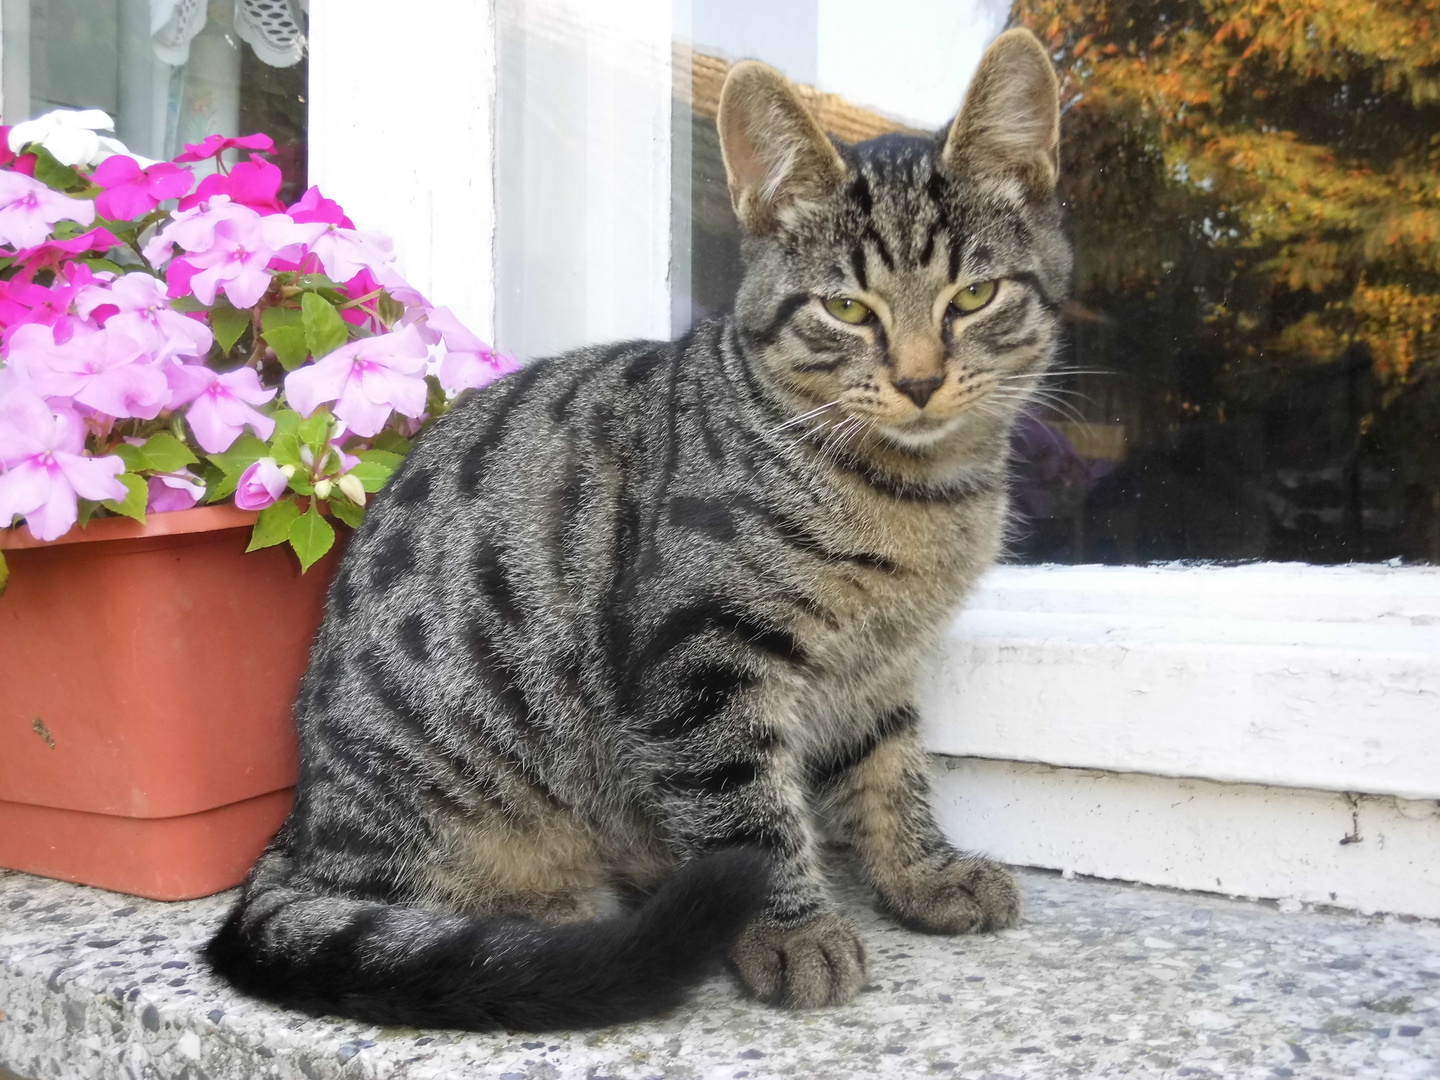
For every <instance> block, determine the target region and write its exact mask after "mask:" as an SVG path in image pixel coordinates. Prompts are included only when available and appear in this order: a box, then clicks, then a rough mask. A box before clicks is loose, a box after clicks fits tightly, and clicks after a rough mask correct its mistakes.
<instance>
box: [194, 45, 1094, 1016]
mask: <svg viewBox="0 0 1440 1080" xmlns="http://www.w3.org/2000/svg"><path fill="white" fill-rule="evenodd" d="M1058 119H1059V115H1058V101H1057V88H1056V81H1055V76H1054V72H1053V69H1052V67H1051V64H1050V61H1049V59H1048V58H1047V56H1046V54H1045V52H1044V51H1043V50H1042V48H1041V47H1040V45H1039V43H1038V42H1037V41H1036V40H1035V39H1034V38H1033V37H1032V36H1031V35H1030V34H1029V33H1028V32H1026V31H1023V30H1012V31H1010V32H1008V33H1006V34H1004V35H1002V36H1001V37H1000V38H999V39H997V41H996V42H995V43H994V45H993V46H992V47H991V48H990V50H989V52H988V53H987V54H986V56H985V59H984V61H983V62H982V64H981V67H980V69H979V72H978V73H977V75H976V77H975V79H974V82H973V84H972V87H971V89H970V91H969V93H968V95H967V98H966V102H965V105H964V107H963V109H962V110H961V112H960V114H959V116H958V117H957V118H956V120H955V121H954V122H953V123H952V124H951V125H950V126H949V128H948V130H947V131H946V132H944V133H942V134H941V135H939V136H937V137H936V138H933V139H931V138H922V137H912V136H902V135H887V136H884V137H881V138H878V139H874V140H871V141H869V142H864V143H860V144H858V145H854V146H851V145H846V144H843V143H841V142H838V141H835V140H832V139H831V138H829V137H827V136H826V135H825V134H824V133H823V132H822V131H821V129H820V127H819V126H818V125H817V124H816V122H815V121H814V119H812V117H811V116H810V114H809V113H808V112H807V111H806V109H805V108H804V106H803V104H802V103H801V101H800V99H799V98H798V97H797V96H796V93H795V91H794V89H793V88H792V87H791V86H790V84H789V83H787V82H786V81H785V79H784V78H783V77H782V76H780V75H779V74H778V73H776V72H775V71H773V70H771V69H770V68H767V67H765V66H764V65H763V64H759V63H755V62H745V63H741V64H738V65H736V66H735V67H734V68H733V69H732V70H731V72H730V75H729V78H728V79H727V81H726V83H725V87H724V91H723V94H722V97H721V103H720V113H719V119H718V126H719V132H720V137H721V143H722V146H723V150H724V157H725V166H726V170H727V173H728V176H729V182H730V190H731V194H732V198H733V202H734V206H735V211H736V213H737V215H738V217H739V220H740V223H741V226H742V230H743V233H744V240H743V254H744V259H745V265H746V272H745V277H744V281H743V284H742V285H741V287H740V292H739V296H738V298H737V300H736V303H735V309H734V312H733V313H732V314H729V315H725V316H723V317H720V318H717V319H714V320H712V321H709V322H705V323H703V324H701V325H699V326H697V327H696V328H695V329H694V330H693V331H692V332H691V333H690V334H688V335H687V336H686V337H684V338H683V339H682V340H680V341H676V342H670V343H662V342H651V341H641V342H627V343H624V344H619V345H610V346H604V347H598V348H589V349H582V350H579V351H577V352H574V353H571V354H569V355H566V356H561V357H556V358H554V359H549V360H542V361H538V362H536V363H533V364H531V365H529V366H528V367H525V368H523V369H522V370H520V371H518V372H516V373H515V374H512V375H510V376H508V377H507V378H505V379H503V380H501V381H500V382H498V383H496V384H495V385H494V386H492V387H490V388H488V389H486V390H485V391H484V392H482V393H477V394H473V395H472V396H470V397H469V398H468V399H466V400H464V401H463V402H460V403H458V404H457V405H456V406H455V408H453V409H452V410H451V411H450V412H449V413H448V414H447V415H446V416H444V417H443V418H442V419H441V420H440V421H438V422H437V423H436V424H435V425H434V427H433V429H432V430H430V431H429V432H428V433H427V434H426V435H425V437H424V438H423V439H421V440H420V442H419V445H418V446H416V448H415V450H414V452H413V453H412V454H411V455H410V457H409V458H408V459H407V460H406V461H405V463H404V464H403V465H402V466H401V467H400V469H399V470H398V471H397V472H396V474H395V476H394V478H393V480H392V481H391V483H390V485H389V486H388V487H387V489H386V490H385V491H384V492H383V493H382V494H381V495H380V496H379V497H378V498H377V499H376V500H375V502H374V505H373V507H372V509H371V511H370V513H369V516H368V517H367V519H366V521H365V523H364V525H363V526H362V527H361V528H360V529H359V530H358V531H357V532H356V533H355V535H354V537H353V538H352V540H351V542H350V546H349V550H348V551H347V552H346V554H345V558H344V561H343V563H342V564H341V567H340V570H339V572H338V574H337V576H336V579H335V582H334V585H333V587H332V588H331V591H330V595H329V598H328V601H327V607H326V612H325V619H324V624H323V625H322V626H321V628H320V631H319V635H318V637H317V639H316V642H315V646H314V652H313V655H312V657H311V660H310V667H309V670H308V672H307V674H306V676H305V681H304V684H303V687H302V689H301V693H300V698H299V701H298V703H297V705H296V716H297V719H298V723H299V727H300V738H301V747H302V762H303V764H302V769H301V779H300V784H299V787H298V789H297V794H296V802H295V807H294V810H293V812H292V813H291V815H290V818H289V820H288V821H287V822H286V823H285V825H284V827H283V828H282V829H281V830H280V833H279V835H277V836H276V838H275V840H274V842H273V843H272V844H271V846H270V848H269V849H268V850H267V851H266V852H265V853H264V855H262V856H261V858H260V860H259V862H258V863H257V864H256V866H255V868H254V870H253V871H252V873H251V875H250V877H249V879H248V880H247V882H246V884H245V886H244V889H243V892H242V895H241V897H240V899H239V901H238V902H237V903H236V905H235V907H234V909H233V911H232V912H231V913H230V915H229V917H228V919H227V921H226V922H225V923H224V925H223V927H222V928H221V929H220V931H219V932H218V934H217V935H216V937H215V939H214V940H213V941H212V942H211V943H210V945H209V947H208V950H207V955H208V958H209V961H210V963H211V964H212V965H213V967H214V968H215V969H216V970H217V971H219V972H220V973H222V974H223V975H224V976H226V977H227V978H228V979H230V980H231V981H232V982H233V983H234V984H235V985H236V986H238V987H240V988H242V989H243V990H245V991H248V992H250V993H252V994H255V995H258V996H260V997H263V998H267V999H270V1000H272V1001H276V1002H280V1003H282V1004H285V1005H288V1006H292V1007H294V1008H298V1009H302V1010H306V1011H309V1012H314V1013H338V1014H341V1015H345V1016H351V1017H355V1018H358V1019H362V1020H366V1021H370V1022H374V1023H385V1024H396V1023H398V1024H411V1025H419V1026H446V1027H458V1028H471V1029H488V1028H497V1027H505V1028H511V1029H522V1030H523V1029H532V1030H533V1029H544V1028H553V1027H579V1026H585V1025H595V1024H606V1023H613V1022H616V1021H620V1020H625V1019H631V1018H636V1017H642V1016H647V1015H652V1014H654V1013H656V1012H659V1011H662V1010H664V1009H666V1008H669V1007H670V1006H672V1005H673V1004H674V1003H676V1002H677V1001H679V1000H681V999H682V998H683V996H684V994H685V993H686V991H687V988H688V987H689V986H691V985H693V984H694V983H695V982H696V981H697V980H698V979H699V978H701V977H702V976H703V975H704V974H705V972H706V971H707V970H708V969H709V967H711V966H712V965H714V964H715V963H717V962H718V961H719V960H720V959H721V958H723V957H727V956H728V959H729V961H730V963H731V965H732V966H733V968H734V969H735V970H736V972H737V973H738V975H739V978H740V980H741V982H742V983H743V984H744V986H745V988H746V989H747V990H748V991H749V992H750V993H752V994H753V995H755V996H756V997H758V998H760V999H763V1000H765V1001H770V1002H774V1003H777V1004H782V1005H787V1006H791V1007H797V1008H799V1007H808V1006H818V1005H830V1004H837V1003H840V1002H845V1001H848V1000H850V999H851V998H852V997H854V996H855V994H856V993H857V992H858V991H859V989H860V986H861V984H862V982H863V981H864V972H865V960H864V950H863V948H862V945H861V942H860V938H859V937H858V935H857V934H856V931H855V928H854V926H853V925H852V924H851V923H850V922H848V921H847V920H846V919H845V918H844V917H842V916H841V915H840V914H839V913H838V912H837V911H836V909H835V906H834V905H833V903H832V902H831V900H830V899H829V898H828V896H827V893H826V886H825V881H824V878H823V875H822V867H821V865H820V862H821V859H820V845H821V841H822V829H829V830H833V833H834V834H835V835H838V836H839V837H841V838H843V839H844V840H845V841H847V842H848V843H850V844H851V845H853V847H854V848H855V850H856V851H857V853H858V856H859V859H860V862H861V864H862V865H863V867H864V869H865V871H866V873H867V875H868V878H869V880H870V882H871V883H873V885H874V888H875V890H876V892H877V893H878V895H879V899H880V902H881V904H882V905H883V907H884V908H885V909H886V910H887V911H888V912H889V913H891V914H892V915H893V916H894V917H895V918H896V919H897V920H898V921H899V922H901V923H902V924H904V925H905V926H908V927H913V928H916V929H920V930H926V931H932V932H937V933H945V934H956V933H966V932H970V931H977V930H987V929H992V928H998V927H1005V926H1010V925H1012V924H1013V923H1014V922H1015V921H1016V918H1017V917H1018V914H1019V910H1020V894H1019V891H1018V890H1017V888H1016V886H1015V884H1014V882H1013V880H1012V879H1011V878H1010V876H1009V875H1008V874H1007V873H1006V872H1005V871H1004V870H1003V869H1002V868H1000V867H998V866H997V865H995V864H993V863H990V862H988V861H986V860H984V859H981V858H978V857H976V856H973V855H968V854H964V853H962V852H959V851H957V850H955V848H953V847H952V846H951V845H950V843H949V842H948V841H947V840H946V839H945V837H944V836H943V835H942V834H941V832H940V831H939V829H938V828H937V827H936V824H935V822H934V819H933V818H932V816H931V812H930V809H929V807H928V804H927V799H928V794H929V792H928V781H927V775H928V762H927V758H926V754H925V752H924V751H923V750H922V749H921V744H920V740H919V738H918V736H917V733H916V712H915V709H914V706H913V704H912V695H913V692H914V691H913V687H914V682H915V678H916V673H917V669H918V667H919V666H920V664H921V663H922V661H923V659H924V658H925V657H926V655H927V654H928V653H930V652H931V651H932V650H933V648H934V647H935V646H936V644H937V642H938V640H939V638H940V635H941V634H942V632H943V630H944V629H945V627H946V626H947V625H948V623H949V621H950V620H951V618H952V617H953V616H954V614H955V611H956V608H957V606H958V605H959V603H960V600H961V598H962V597H963V596H964V594H965V592H966V590H967V589H968V588H969V587H970V585H971V584H972V583H973V582H974V581H975V578H976V576H977V575H978V574H980V572H981V571H982V570H984V569H985V568H986V566H988V565H989V564H990V562H991V561H992V559H993V558H994V557H995V555H996V552H997V549H998V547H999V545H1000V543H1001V534H1002V526H1003V522H1004V518H1005V508H1006V496H1005V472H1006V466H1007V441H1008V433H1009V430H1010V428H1011V426H1012V424H1013V423H1014V421H1015V419H1016V416H1017V413H1018V411H1019V410H1020V409H1021V408H1022V407H1023V406H1024V404H1025V403H1026V401H1027V395H1028V392H1029V391H1030V389H1031V388H1032V387H1034V386H1035V385H1036V380H1037V379H1038V378H1040V377H1041V375H1042V374H1043V371H1044V369H1045V366H1046V364H1047V362H1048V360H1049V358H1050V355H1051V352H1052V347H1053V344H1054V342H1055V340H1056V335H1057V332H1058V324H1059V319H1060V313H1061V307H1062V304H1063V302H1064V300H1065V296H1066V290H1067V287H1068V281H1069V273H1070V251H1069V248H1068V246H1067V243H1066V241H1065V239H1064V236H1063V233H1062V230H1061V222H1060V213H1059V207H1058V204H1057V201H1056V198H1055V194H1054V192H1055V179H1056V168H1057V144H1058V137H1059V129H1058ZM597 897H599V898H600V900H601V901H602V903H603V904H606V905H608V909H606V908H603V907H602V910H601V912H600V913H598V914H597V909H596V906H595V905H596V902H597V899H596V898H597Z"/></svg>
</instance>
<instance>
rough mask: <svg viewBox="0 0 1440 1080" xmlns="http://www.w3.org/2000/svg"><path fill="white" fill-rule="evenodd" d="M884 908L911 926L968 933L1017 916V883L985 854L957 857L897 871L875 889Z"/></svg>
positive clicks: (1009, 922) (1012, 920)
mask: <svg viewBox="0 0 1440 1080" xmlns="http://www.w3.org/2000/svg"><path fill="white" fill-rule="evenodd" d="M880 895H881V899H882V900H883V902H884V906H885V908H886V910H888V911H889V912H890V914H891V915H893V916H894V917H895V919H896V921H897V922H899V923H900V924H901V925H902V926H904V927H906V928H907V929H910V930H922V931H924V932H925V933H927V934H973V933H979V932H981V931H985V930H1004V929H1005V928H1006V927H1009V926H1014V925H1015V924H1016V923H1017V922H1019V921H1020V906H1021V905H1020V886H1019V885H1017V884H1016V883H1015V878H1014V877H1012V876H1011V874H1010V871H1008V870H1006V869H1005V868H1004V867H1003V866H1001V865H1000V864H998V863H993V862H991V861H990V860H989V859H980V858H976V857H974V856H968V855H967V856H962V857H960V858H959V859H958V860H957V861H956V862H953V863H951V864H950V865H949V866H947V867H945V868H944V869H943V870H921V869H918V868H917V869H916V870H913V871H911V872H908V873H903V874H897V875H895V876H893V877H891V878H890V879H889V880H887V881H885V882H883V883H882V885H881V889H880Z"/></svg>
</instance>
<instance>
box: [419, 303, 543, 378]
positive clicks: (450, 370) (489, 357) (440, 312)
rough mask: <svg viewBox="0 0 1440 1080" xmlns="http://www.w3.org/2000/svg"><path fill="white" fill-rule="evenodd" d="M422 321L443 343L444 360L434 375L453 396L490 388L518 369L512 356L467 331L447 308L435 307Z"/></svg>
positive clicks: (517, 364)
mask: <svg viewBox="0 0 1440 1080" xmlns="http://www.w3.org/2000/svg"><path fill="white" fill-rule="evenodd" d="M425 322H426V323H427V324H428V325H429V327H430V329H432V330H435V331H438V332H439V334H440V340H441V341H443V342H444V343H445V358H444V359H443V360H441V361H440V370H439V371H438V372H437V375H438V376H439V379H440V385H441V386H443V387H444V388H445V389H446V390H447V391H449V392H450V393H452V394H454V393H458V392H459V391H461V390H470V389H474V388H475V387H479V386H489V385H490V384H491V383H492V382H494V381H495V380H496V379H498V378H500V376H502V375H508V374H510V372H512V371H516V370H518V369H519V367H520V365H519V363H517V362H516V361H515V359H514V358H513V357H510V356H506V355H505V354H504V353H501V352H497V351H496V350H494V349H492V348H491V347H490V346H489V345H486V344H485V343H484V342H483V341H481V340H480V339H479V338H477V337H476V336H475V335H474V334H472V333H471V332H470V331H469V330H467V329H466V328H465V327H464V326H463V325H462V324H461V322H460V320H459V319H457V318H456V317H455V316H454V314H453V313H452V312H451V311H450V309H449V308H443V307H439V308H435V309H434V310H432V311H431V312H430V313H429V314H427V315H426V316H425Z"/></svg>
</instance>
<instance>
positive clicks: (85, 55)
mask: <svg viewBox="0 0 1440 1080" xmlns="http://www.w3.org/2000/svg"><path fill="white" fill-rule="evenodd" d="M3 4H4V6H3V22H4V48H5V55H4V118H5V122H6V123H7V124H14V123H17V122H19V121H20V120H25V119H28V118H30V117H33V116H39V115H41V114H42V113H46V112H49V111H50V110H51V109H102V110H104V111H105V112H107V113H109V114H110V116H111V117H112V118H114V120H115V137H116V138H118V139H119V140H120V141H121V142H123V143H124V144H125V145H126V146H127V147H129V148H130V149H131V150H133V151H134V152H135V153H137V154H141V155H143V156H145V157H149V158H155V159H157V160H166V159H170V158H173V157H174V156H175V155H176V154H177V153H179V152H180V151H181V149H183V148H184V145H185V144H186V143H187V142H198V141H200V140H201V139H202V138H204V137H205V136H206V135H210V134H215V133H218V134H221V135H241V134H249V133H251V132H255V131H263V132H265V133H266V134H268V135H270V136H271V137H272V138H274V140H275V144H276V150H277V153H276V155H275V159H274V160H275V163H276V164H277V165H279V166H280V169H281V171H282V172H283V173H284V175H285V187H284V188H283V189H282V190H281V198H283V199H290V198H294V197H297V196H298V195H299V193H300V192H301V191H303V189H304V181H305V145H306V138H305V113H306V110H305V79H306V62H305V36H304V14H303V11H302V10H301V6H300V3H299V0H209V2H208V3H206V2H204V0H151V2H149V3H141V2H139V0H3Z"/></svg>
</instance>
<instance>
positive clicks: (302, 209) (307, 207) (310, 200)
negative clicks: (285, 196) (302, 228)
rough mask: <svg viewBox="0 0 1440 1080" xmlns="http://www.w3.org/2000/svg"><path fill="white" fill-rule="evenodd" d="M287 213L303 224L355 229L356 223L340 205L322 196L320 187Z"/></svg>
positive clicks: (310, 189) (302, 196)
mask: <svg viewBox="0 0 1440 1080" xmlns="http://www.w3.org/2000/svg"><path fill="white" fill-rule="evenodd" d="M286 213H287V214H289V215H290V217H291V218H292V219H293V220H294V221H297V222H299V223H301V224H308V223H310V222H322V223H324V224H326V225H343V226H344V227H345V228H347V229H353V228H354V227H355V223H354V222H353V221H351V220H350V219H349V218H348V217H346V216H345V211H344V210H342V209H340V204H339V203H337V202H336V201H335V200H334V199H327V198H325V196H324V195H321V194H320V189H319V188H318V187H311V188H309V189H308V190H307V191H306V192H305V194H304V195H301V196H300V199H299V201H298V202H296V203H295V205H294V206H292V207H290V209H289V210H287V211H286Z"/></svg>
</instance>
